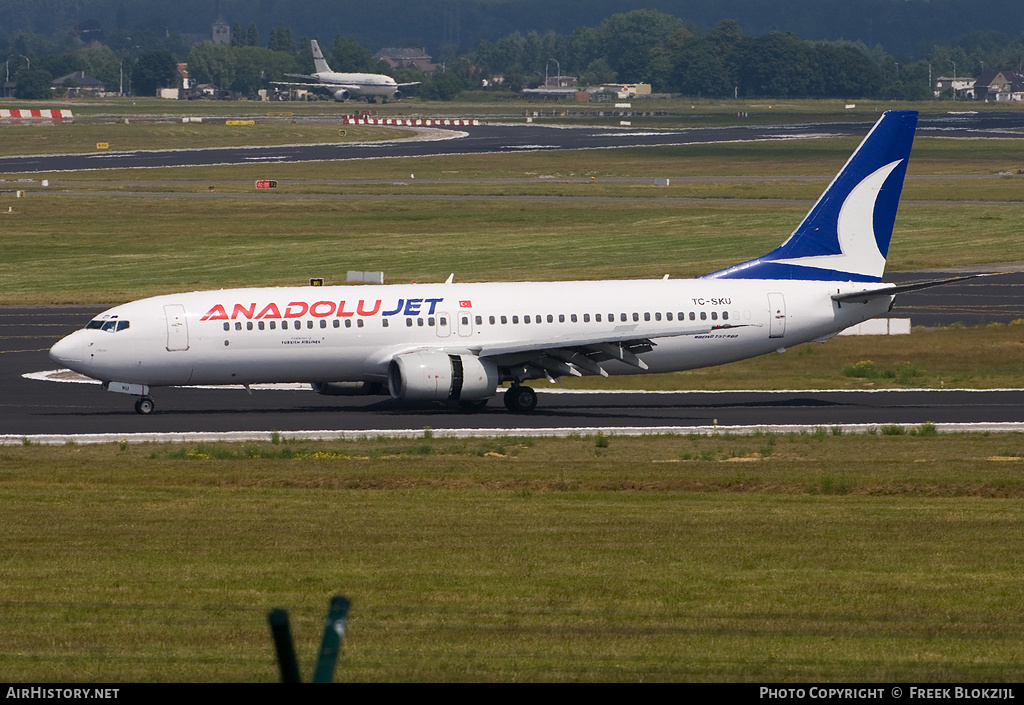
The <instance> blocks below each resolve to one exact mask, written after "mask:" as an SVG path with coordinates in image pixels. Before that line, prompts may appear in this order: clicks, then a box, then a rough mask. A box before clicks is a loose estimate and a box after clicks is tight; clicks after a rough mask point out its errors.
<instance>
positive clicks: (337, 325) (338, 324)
mask: <svg viewBox="0 0 1024 705" xmlns="http://www.w3.org/2000/svg"><path fill="white" fill-rule="evenodd" d="M334 327H335V328H341V321H339V320H338V319H337V318H335V319H334Z"/></svg>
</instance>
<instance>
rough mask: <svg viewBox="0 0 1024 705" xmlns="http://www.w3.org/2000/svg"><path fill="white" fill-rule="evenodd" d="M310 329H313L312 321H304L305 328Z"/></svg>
mask: <svg viewBox="0 0 1024 705" xmlns="http://www.w3.org/2000/svg"><path fill="white" fill-rule="evenodd" d="M312 327H313V321H311V320H310V321H306V328H312Z"/></svg>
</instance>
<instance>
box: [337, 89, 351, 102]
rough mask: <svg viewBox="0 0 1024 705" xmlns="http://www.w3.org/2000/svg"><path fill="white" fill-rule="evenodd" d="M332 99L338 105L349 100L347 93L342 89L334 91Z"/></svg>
mask: <svg viewBox="0 0 1024 705" xmlns="http://www.w3.org/2000/svg"><path fill="white" fill-rule="evenodd" d="M334 99H335V100H336V101H338V102H339V103H344V102H345V101H346V100H348V99H349V94H348V91H346V90H345V89H344V88H340V89H338V90H336V91H334Z"/></svg>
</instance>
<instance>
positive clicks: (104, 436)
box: [0, 421, 1024, 446]
mask: <svg viewBox="0 0 1024 705" xmlns="http://www.w3.org/2000/svg"><path fill="white" fill-rule="evenodd" d="M921 423H929V424H931V422H927V421H923V422H921ZM890 425H894V426H902V427H903V428H914V427H915V426H918V425H920V424H884V423H872V424H784V425H778V426H772V425H765V424H761V425H752V426H725V425H718V426H642V427H637V428H622V427H616V426H583V427H579V428H492V429H478V428H448V429H446V428H410V429H391V430H387V429H383V430H362V431H348V430H336V431H229V432H221V433H207V432H203V431H191V432H181V433H79V434H37V435H16V434H6V435H0V446H13V445H41V446H54V445H68V444H76V445H93V444H100V443H123V442H127V443H208V442H215V441H216V442H223V443H243V442H258V441H266V442H271V441H273V440H274V439H275V438H276V439H278V440H282V439H286V440H306V441H357V440H367V439H373V438H427V437H430V438H503V437H515V438H566V437H569V436H595V435H597V434H598V433H601V434H604V435H608V436H669V435H671V436H683V435H690V434H696V435H701V436H715V435H719V434H725V433H729V434H732V435H754V434H757V433H814V432H815V431H817V430H818V429H821V428H829V429H832V428H837V429H841V430H842V432H843V433H862V434H863V433H874V432H876V431H877V430H878V429H880V428H881V427H883V426H890ZM931 425H932V426H934V427H935V431H936V432H938V433H1021V432H1024V422H1006V423H934V424H931Z"/></svg>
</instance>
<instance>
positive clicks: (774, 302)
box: [768, 291, 786, 338]
mask: <svg viewBox="0 0 1024 705" xmlns="http://www.w3.org/2000/svg"><path fill="white" fill-rule="evenodd" d="M768 320H769V323H768V337H769V338H781V337H783V336H784V335H786V299H785V297H783V296H782V294H781V293H779V292H777V291H772V292H769V294H768Z"/></svg>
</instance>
